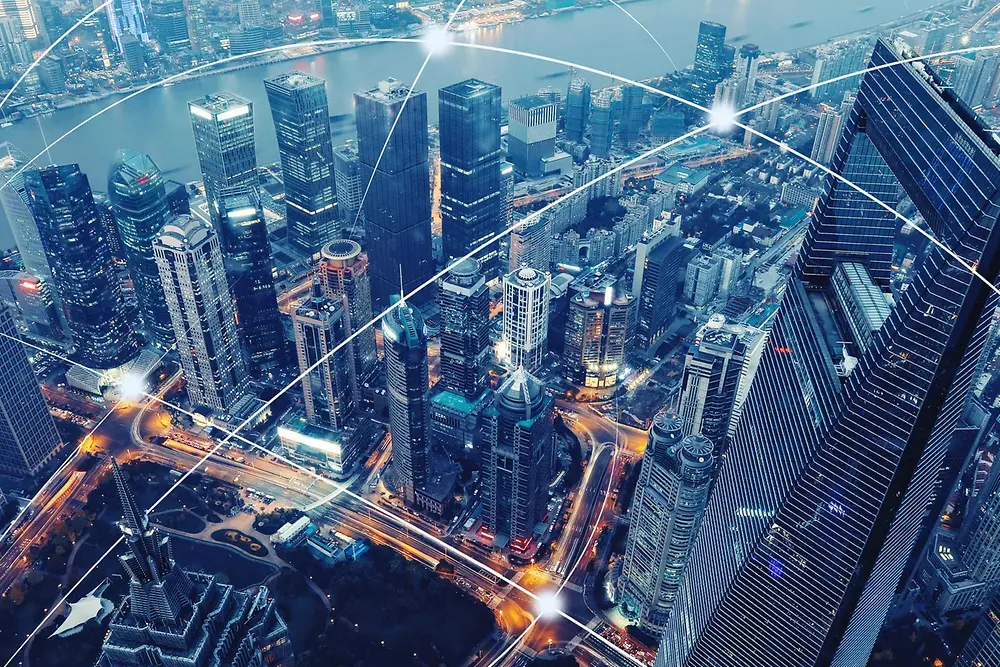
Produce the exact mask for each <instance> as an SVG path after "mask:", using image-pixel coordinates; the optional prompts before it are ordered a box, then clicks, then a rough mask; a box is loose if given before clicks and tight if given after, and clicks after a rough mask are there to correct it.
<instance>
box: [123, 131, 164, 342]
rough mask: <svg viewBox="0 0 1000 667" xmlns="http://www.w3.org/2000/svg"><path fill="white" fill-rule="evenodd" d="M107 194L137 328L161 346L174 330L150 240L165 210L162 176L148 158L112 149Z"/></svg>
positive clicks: (134, 152)
mask: <svg viewBox="0 0 1000 667" xmlns="http://www.w3.org/2000/svg"><path fill="white" fill-rule="evenodd" d="M108 199H109V200H110V201H111V204H112V206H113V207H114V219H115V222H116V224H117V227H118V231H117V237H118V239H119V240H120V241H121V244H122V246H123V251H124V255H125V261H126V263H127V264H128V272H129V275H130V276H131V277H132V284H133V285H135V296H136V300H137V301H138V302H139V316H140V317H141V318H142V324H143V328H144V329H145V331H146V333H147V334H148V335H149V337H150V339H151V340H152V342H153V343H155V344H157V345H159V346H160V347H162V348H163V349H167V348H169V347H170V346H171V345H173V342H174V330H173V327H172V326H171V324H170V314H169V313H168V312H167V304H166V301H164V297H163V288H164V283H163V282H161V280H160V271H159V269H157V267H156V259H155V258H154V257H153V240H154V239H155V238H156V236H157V234H159V233H160V229H161V228H162V227H163V225H164V224H166V222H167V220H168V218H169V217H170V216H171V214H170V205H169V203H168V202H167V190H166V187H165V186H164V183H163V176H162V175H161V174H160V169H159V168H158V167H157V166H156V163H155V162H153V160H152V158H150V157H149V156H148V155H144V154H142V153H138V152H136V151H133V150H129V149H122V150H120V151H118V153H117V154H116V155H115V161H114V163H113V164H112V167H111V174H110V175H109V176H108Z"/></svg>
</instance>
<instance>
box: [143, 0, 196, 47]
mask: <svg viewBox="0 0 1000 667" xmlns="http://www.w3.org/2000/svg"><path fill="white" fill-rule="evenodd" d="M151 7H152V16H151V19H150V24H151V27H152V29H153V36H154V37H156V41H157V42H159V44H160V48H162V49H163V50H164V51H177V50H180V49H189V48H191V35H190V34H189V33H188V22H187V14H186V13H185V8H184V0H153V2H152V4H151Z"/></svg>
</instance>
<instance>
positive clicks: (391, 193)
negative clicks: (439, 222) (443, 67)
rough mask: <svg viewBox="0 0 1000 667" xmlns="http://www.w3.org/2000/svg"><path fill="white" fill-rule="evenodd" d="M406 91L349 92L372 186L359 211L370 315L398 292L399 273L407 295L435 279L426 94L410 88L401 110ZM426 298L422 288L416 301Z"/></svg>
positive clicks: (364, 175)
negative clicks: (369, 283) (367, 264)
mask: <svg viewBox="0 0 1000 667" xmlns="http://www.w3.org/2000/svg"><path fill="white" fill-rule="evenodd" d="M408 90H409V87H408V86H407V85H406V84H403V83H400V82H399V81H397V80H395V79H389V80H387V81H380V82H379V84H378V86H376V87H375V88H372V89H371V90H367V91H364V92H361V93H355V94H354V104H355V113H354V118H355V120H356V122H357V128H358V159H359V162H360V164H361V181H362V182H363V183H365V184H367V183H368V182H369V181H371V188H370V189H369V191H368V196H367V197H366V198H365V201H364V207H363V208H364V211H363V212H364V217H365V228H366V236H367V239H366V249H367V251H368V261H369V262H371V276H372V303H373V304H374V307H375V310H376V311H381V310H382V309H384V308H386V307H387V306H388V305H389V295H391V294H397V293H398V292H399V282H400V272H402V280H403V290H404V291H405V292H410V291H412V290H414V289H416V288H417V287H419V286H420V285H422V284H423V283H424V282H426V281H427V280H429V279H430V277H431V276H432V275H433V274H434V261H433V259H432V257H431V189H430V188H431V184H430V163H429V162H428V158H427V93H425V92H423V91H413V94H412V95H411V96H410V99H409V101H408V102H407V103H406V108H405V109H403V108H402V107H403V100H404V99H406V94H407V91H408ZM390 132H391V133H392V136H391V140H390V141H389V142H388V145H386V138H387V137H389V135H390ZM383 146H384V147H385V150H384V152H383V150H382V148H383ZM380 155H381V161H380V160H379V156H380ZM376 163H377V164H378V169H376V168H375V165H376ZM373 173H374V175H373ZM432 296H433V292H432V290H430V289H425V290H424V292H423V293H422V294H421V295H419V297H418V299H420V300H421V301H423V300H427V299H430V298H431V297H432Z"/></svg>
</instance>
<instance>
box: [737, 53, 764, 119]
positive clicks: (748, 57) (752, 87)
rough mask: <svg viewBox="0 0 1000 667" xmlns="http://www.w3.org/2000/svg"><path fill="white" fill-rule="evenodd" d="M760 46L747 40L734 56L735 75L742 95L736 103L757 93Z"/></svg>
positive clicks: (741, 102)
mask: <svg viewBox="0 0 1000 667" xmlns="http://www.w3.org/2000/svg"><path fill="white" fill-rule="evenodd" d="M759 61H760V47H759V46H757V45H756V44H751V43H750V42H747V43H745V44H743V46H741V47H740V52H739V56H737V58H736V76H737V77H738V79H739V81H740V83H741V89H742V91H743V97H742V99H741V100H740V103H739V105H738V107H739V108H742V105H743V104H744V103H745V102H747V101H748V100H750V99H751V98H753V97H754V96H755V95H756V94H757V90H756V84H757V67H758V65H759V64H760V63H759Z"/></svg>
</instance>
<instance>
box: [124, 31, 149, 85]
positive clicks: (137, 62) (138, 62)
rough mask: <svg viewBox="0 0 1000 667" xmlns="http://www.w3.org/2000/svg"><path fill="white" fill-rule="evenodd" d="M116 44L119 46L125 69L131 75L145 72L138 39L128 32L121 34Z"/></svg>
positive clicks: (144, 60) (143, 57)
mask: <svg viewBox="0 0 1000 667" xmlns="http://www.w3.org/2000/svg"><path fill="white" fill-rule="evenodd" d="M118 43H119V44H120V45H121V50H122V59H123V60H124V61H125V68H126V69H128V71H129V72H130V73H132V74H136V75H139V74H142V73H143V72H144V71H145V70H146V58H145V55H144V54H143V47H142V42H141V41H139V38H138V37H136V36H135V35H133V34H132V33H130V32H123V33H122V36H121V38H120V39H119V40H118Z"/></svg>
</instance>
